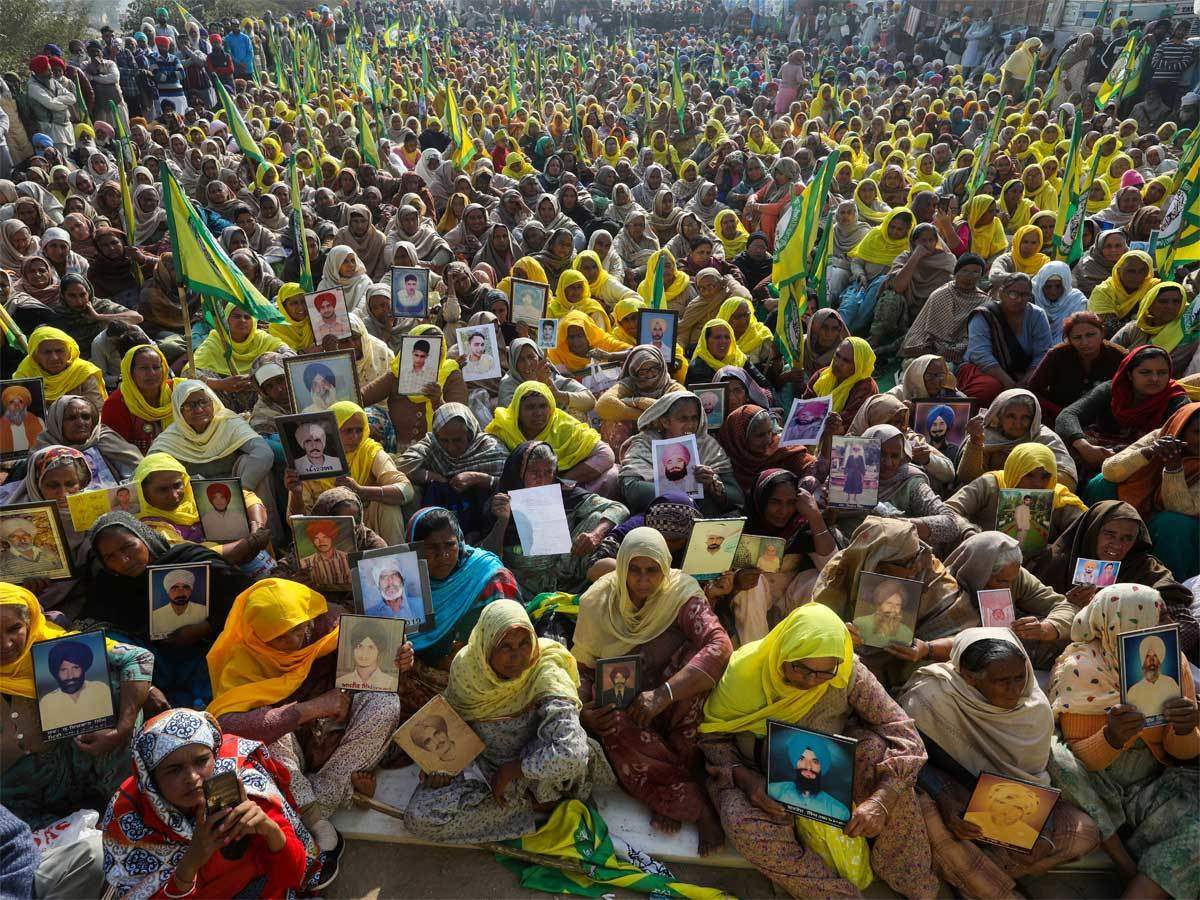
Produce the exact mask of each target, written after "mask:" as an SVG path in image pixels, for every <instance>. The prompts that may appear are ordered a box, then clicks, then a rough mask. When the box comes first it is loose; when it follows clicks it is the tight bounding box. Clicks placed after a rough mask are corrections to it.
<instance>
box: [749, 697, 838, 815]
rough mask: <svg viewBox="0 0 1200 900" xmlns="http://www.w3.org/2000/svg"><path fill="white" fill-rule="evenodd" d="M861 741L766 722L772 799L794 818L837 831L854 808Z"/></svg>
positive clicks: (768, 785) (768, 784) (769, 792)
mask: <svg viewBox="0 0 1200 900" xmlns="http://www.w3.org/2000/svg"><path fill="white" fill-rule="evenodd" d="M857 746H858V741H856V740H854V739H852V738H848V737H843V736H842V735H838V734H826V733H825V732H823V731H813V730H811V729H808V728H801V727H800V726H798V725H789V724H788V723H786V722H780V721H778V720H777V719H768V720H767V796H769V797H770V798H771V799H772V800H774V801H775V802H776V803H779V804H781V805H782V806H783V807H784V808H785V809H786V810H787V811H788V812H790V813H792V814H793V815H797V816H802V817H804V818H806V819H812V820H813V821H815V822H823V823H825V824H826V825H833V826H834V827H836V828H841V827H843V826H844V825H845V824H846V823H847V822H849V821H850V815H851V811H852V810H853V809H854V750H855V748H856V747H857Z"/></svg>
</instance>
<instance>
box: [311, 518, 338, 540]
mask: <svg viewBox="0 0 1200 900" xmlns="http://www.w3.org/2000/svg"><path fill="white" fill-rule="evenodd" d="M304 533H305V534H307V535H308V537H309V540H311V539H312V538H314V537H316V536H317V535H318V534H323V535H325V536H326V537H327V538H329V539H330V540H332V539H333V538H336V537H337V533H338V527H337V523H336V522H330V521H329V520H328V519H322V520H321V521H319V522H309V523H308V524H307V525H305V526H304Z"/></svg>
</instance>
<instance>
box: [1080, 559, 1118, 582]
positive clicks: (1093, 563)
mask: <svg viewBox="0 0 1200 900" xmlns="http://www.w3.org/2000/svg"><path fill="white" fill-rule="evenodd" d="M1120 571H1121V563H1120V562H1119V561H1118V560H1110V559H1088V558H1086V557H1083V556H1081V557H1079V558H1078V559H1077V560H1075V573H1074V575H1072V576H1071V584H1094V585H1095V586H1096V587H1108V586H1109V585H1110V584H1116V583H1117V573H1118V572H1120Z"/></svg>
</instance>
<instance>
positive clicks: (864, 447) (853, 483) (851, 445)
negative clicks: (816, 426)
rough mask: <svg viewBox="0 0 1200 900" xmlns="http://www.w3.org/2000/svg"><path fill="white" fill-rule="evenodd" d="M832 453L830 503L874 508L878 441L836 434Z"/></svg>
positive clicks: (877, 476)
mask: <svg viewBox="0 0 1200 900" xmlns="http://www.w3.org/2000/svg"><path fill="white" fill-rule="evenodd" d="M830 454H831V456H832V463H831V465H830V468H829V506H832V507H836V508H840V509H872V508H873V507H874V506H875V504H876V503H878V502H879V441H877V440H875V439H873V438H861V437H846V436H844V435H834V436H833V441H832V444H831V447H830Z"/></svg>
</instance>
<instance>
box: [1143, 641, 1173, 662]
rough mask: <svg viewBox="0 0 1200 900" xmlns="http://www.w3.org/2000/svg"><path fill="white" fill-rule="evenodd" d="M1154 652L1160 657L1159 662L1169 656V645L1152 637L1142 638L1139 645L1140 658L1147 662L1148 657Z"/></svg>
mask: <svg viewBox="0 0 1200 900" xmlns="http://www.w3.org/2000/svg"><path fill="white" fill-rule="evenodd" d="M1151 651H1153V653H1154V655H1155V656H1157V657H1158V660H1159V662H1162V660H1163V658H1164V657H1166V655H1167V645H1166V644H1164V643H1163V639H1162V638H1160V637H1155V636H1154V635H1150V637H1144V638H1142V643H1141V644H1140V645H1138V657H1139V658H1140V659H1141V660H1142V661H1143V662H1145V660H1146V657H1147V656H1149V655H1150V653H1151Z"/></svg>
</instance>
